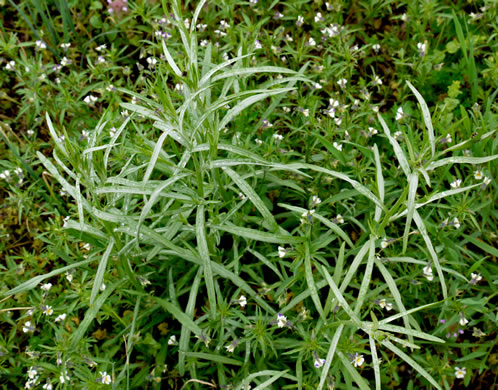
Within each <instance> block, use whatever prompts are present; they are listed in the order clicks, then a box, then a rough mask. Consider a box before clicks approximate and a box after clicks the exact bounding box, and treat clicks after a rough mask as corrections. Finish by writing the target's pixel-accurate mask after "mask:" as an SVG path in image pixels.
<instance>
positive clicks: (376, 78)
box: [372, 75, 382, 85]
mask: <svg viewBox="0 0 498 390" xmlns="http://www.w3.org/2000/svg"><path fill="white" fill-rule="evenodd" d="M372 85H382V80H381V79H380V77H379V76H377V75H375V77H374V79H373V81H372Z"/></svg>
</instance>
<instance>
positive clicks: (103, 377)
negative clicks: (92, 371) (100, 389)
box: [99, 371, 112, 385]
mask: <svg viewBox="0 0 498 390" xmlns="http://www.w3.org/2000/svg"><path fill="white" fill-rule="evenodd" d="M99 374H100V382H101V383H103V384H104V385H110V384H111V383H112V379H111V376H110V375H109V374H108V373H107V372H105V371H104V372H102V371H99Z"/></svg>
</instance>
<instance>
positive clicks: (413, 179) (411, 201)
mask: <svg viewBox="0 0 498 390" xmlns="http://www.w3.org/2000/svg"><path fill="white" fill-rule="evenodd" d="M417 187H418V175H417V174H416V173H410V175H409V176H408V199H407V205H406V211H407V214H406V224H405V232H404V234H403V254H404V253H405V252H406V248H407V246H408V236H409V234H410V228H411V224H412V220H413V213H414V212H415V196H416V195H417Z"/></svg>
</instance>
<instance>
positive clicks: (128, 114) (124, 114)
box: [121, 110, 130, 119]
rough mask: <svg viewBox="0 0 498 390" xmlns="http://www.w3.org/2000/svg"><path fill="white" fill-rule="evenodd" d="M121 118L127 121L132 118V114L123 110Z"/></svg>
mask: <svg viewBox="0 0 498 390" xmlns="http://www.w3.org/2000/svg"><path fill="white" fill-rule="evenodd" d="M121 116H122V117H123V118H125V119H126V118H128V117H129V116H130V113H129V112H128V110H123V111H121Z"/></svg>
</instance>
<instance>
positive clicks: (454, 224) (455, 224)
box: [451, 217, 460, 229]
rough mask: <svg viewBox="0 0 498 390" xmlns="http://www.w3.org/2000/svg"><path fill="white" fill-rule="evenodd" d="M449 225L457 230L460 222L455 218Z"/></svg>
mask: <svg viewBox="0 0 498 390" xmlns="http://www.w3.org/2000/svg"><path fill="white" fill-rule="evenodd" d="M451 224H452V225H453V226H455V227H456V228H457V229H460V221H459V220H458V218H457V217H455V218H453V222H452V223H451Z"/></svg>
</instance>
